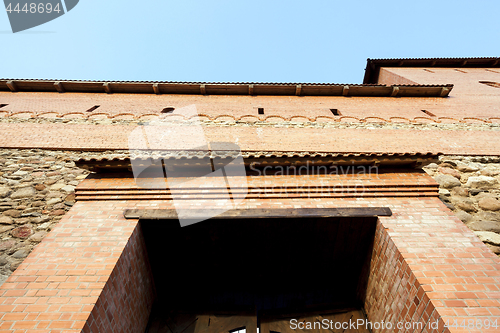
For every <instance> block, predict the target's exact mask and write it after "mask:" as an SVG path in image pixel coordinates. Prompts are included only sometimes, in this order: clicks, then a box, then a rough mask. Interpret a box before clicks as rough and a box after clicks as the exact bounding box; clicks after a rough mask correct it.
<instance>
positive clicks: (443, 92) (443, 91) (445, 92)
mask: <svg viewBox="0 0 500 333" xmlns="http://www.w3.org/2000/svg"><path fill="white" fill-rule="evenodd" d="M449 93H450V88H446V87H443V88H441V94H439V96H441V97H446V96H448V94H449Z"/></svg>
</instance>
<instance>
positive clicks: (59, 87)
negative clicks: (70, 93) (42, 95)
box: [54, 81, 65, 94]
mask: <svg viewBox="0 0 500 333" xmlns="http://www.w3.org/2000/svg"><path fill="white" fill-rule="evenodd" d="M54 87H56V90H57V91H58V92H59V93H61V94H62V93H63V92H65V91H64V87H63V85H62V83H61V82H59V81H57V82H54Z"/></svg>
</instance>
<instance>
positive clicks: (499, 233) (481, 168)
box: [424, 156, 500, 255]
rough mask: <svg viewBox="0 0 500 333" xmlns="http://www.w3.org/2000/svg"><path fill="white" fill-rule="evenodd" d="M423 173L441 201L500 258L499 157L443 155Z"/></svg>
mask: <svg viewBox="0 0 500 333" xmlns="http://www.w3.org/2000/svg"><path fill="white" fill-rule="evenodd" d="M424 170H425V171H426V172H427V173H428V174H429V175H431V176H432V177H433V178H434V179H435V180H436V181H437V182H438V183H439V185H440V190H439V197H440V199H441V201H443V202H444V203H445V205H446V206H448V208H450V209H451V210H452V211H453V212H455V214H456V215H457V217H458V218H460V220H462V221H463V222H464V223H465V224H466V225H467V226H468V227H469V228H470V229H471V230H473V231H474V232H475V234H476V235H477V236H478V237H479V239H481V240H482V241H483V242H484V243H485V244H486V245H487V246H488V247H489V248H490V249H491V250H492V251H493V252H494V253H496V254H497V255H500V200H499V199H500V157H477V156H475V157H473V156H442V157H440V159H439V163H432V164H429V165H428V166H426V167H425V168H424Z"/></svg>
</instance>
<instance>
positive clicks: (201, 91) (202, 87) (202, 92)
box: [200, 84, 207, 95]
mask: <svg viewBox="0 0 500 333" xmlns="http://www.w3.org/2000/svg"><path fill="white" fill-rule="evenodd" d="M200 93H201V94H202V95H206V94H207V89H206V87H205V85H204V84H200Z"/></svg>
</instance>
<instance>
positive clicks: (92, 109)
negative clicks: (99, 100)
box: [86, 105, 100, 112]
mask: <svg viewBox="0 0 500 333" xmlns="http://www.w3.org/2000/svg"><path fill="white" fill-rule="evenodd" d="M99 107H100V105H94V106H93V107H91V108H90V109H88V110H87V111H86V112H92V111H94V110H95V109H97V108H99Z"/></svg>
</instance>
